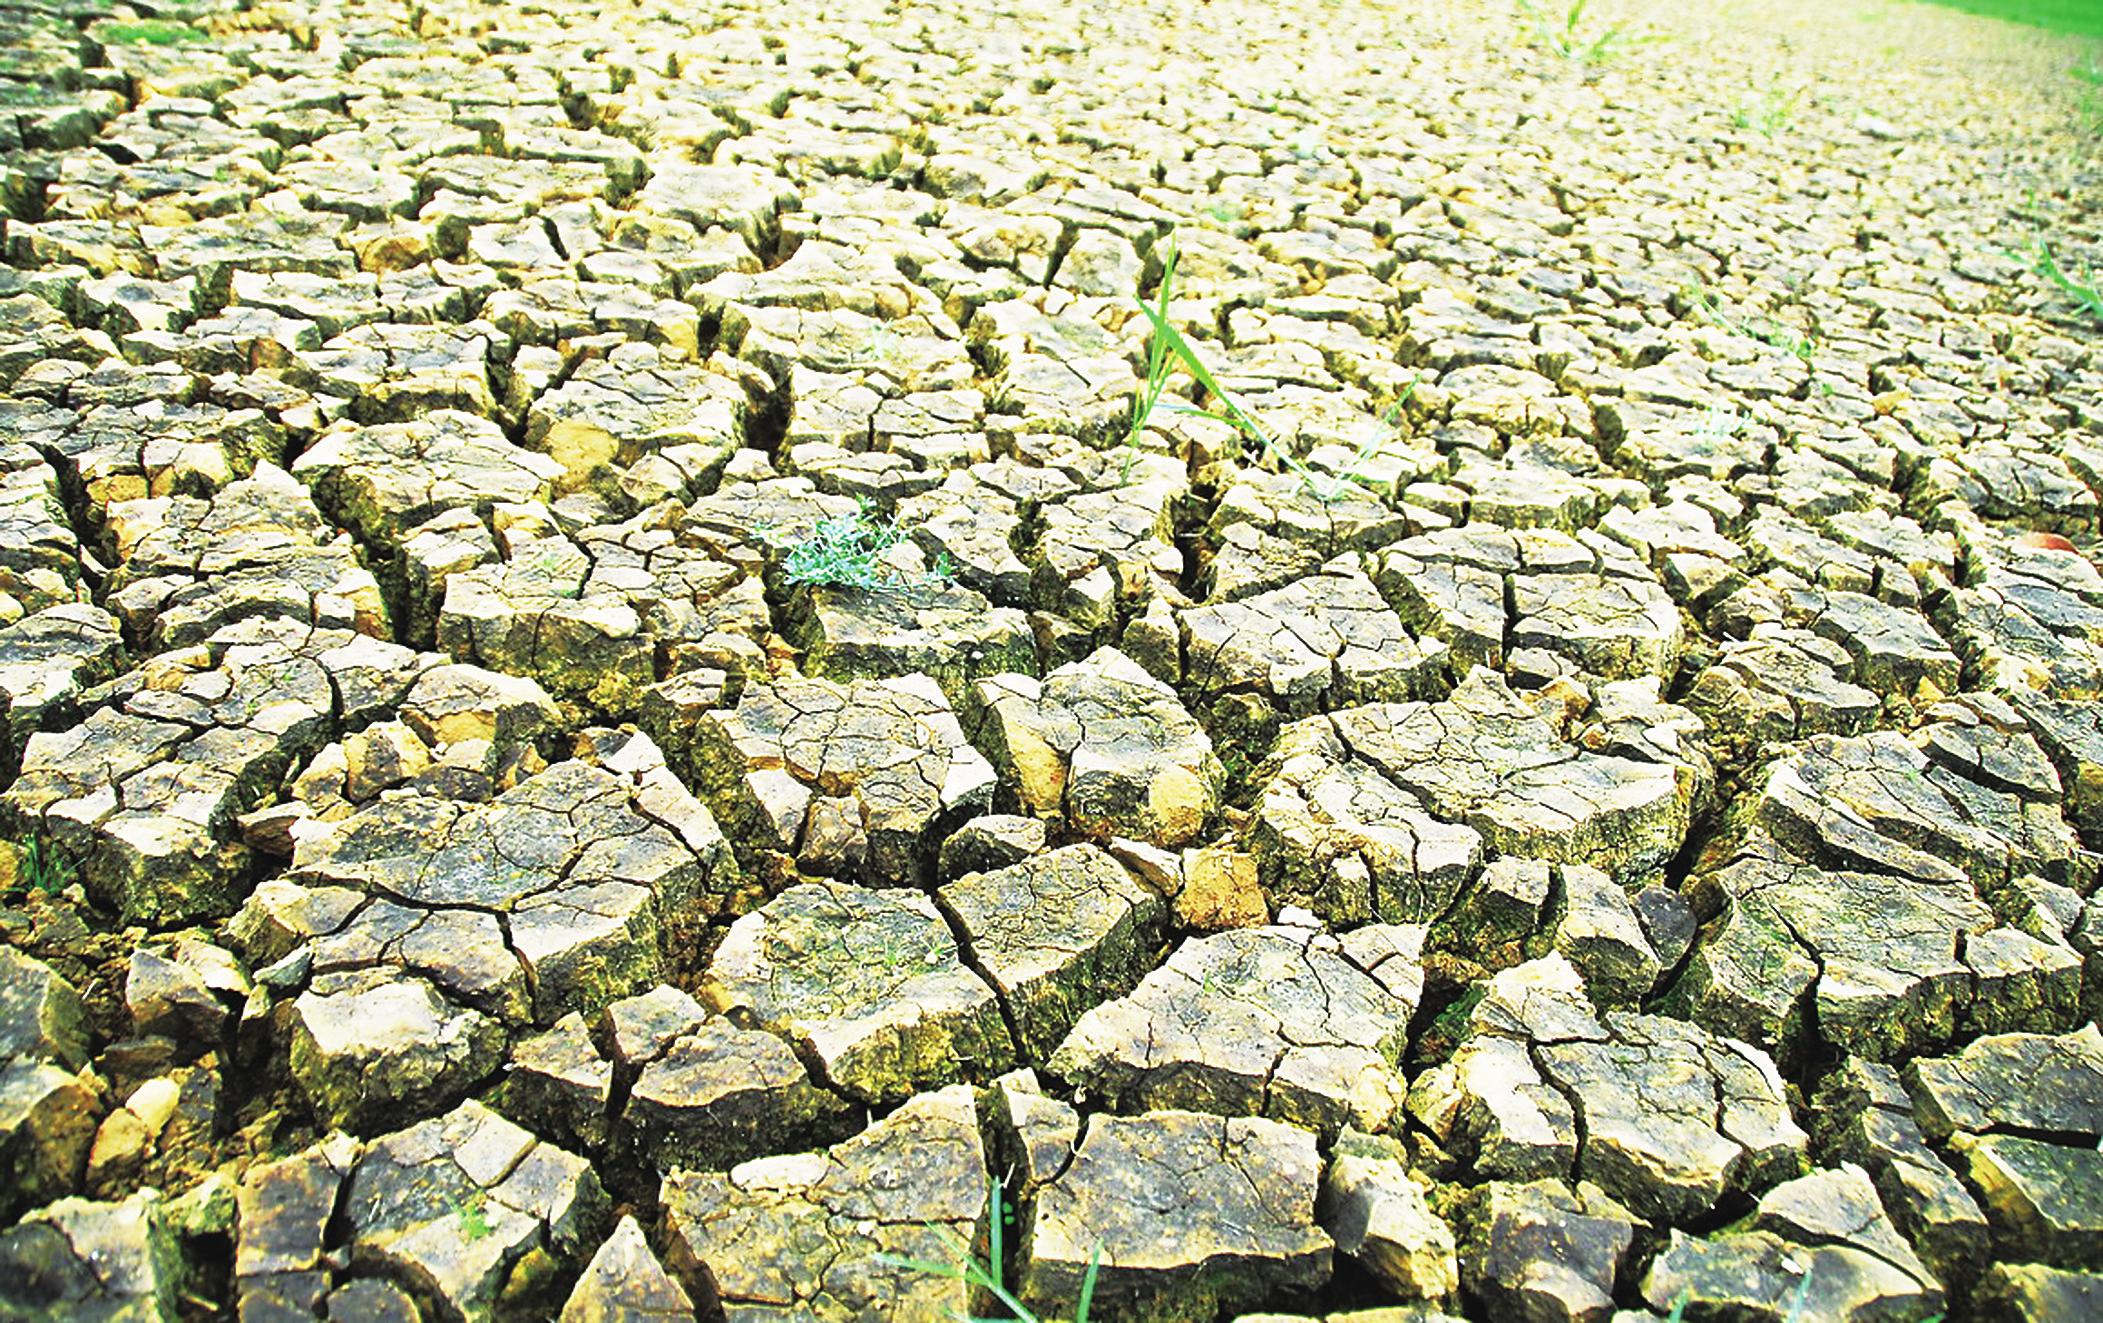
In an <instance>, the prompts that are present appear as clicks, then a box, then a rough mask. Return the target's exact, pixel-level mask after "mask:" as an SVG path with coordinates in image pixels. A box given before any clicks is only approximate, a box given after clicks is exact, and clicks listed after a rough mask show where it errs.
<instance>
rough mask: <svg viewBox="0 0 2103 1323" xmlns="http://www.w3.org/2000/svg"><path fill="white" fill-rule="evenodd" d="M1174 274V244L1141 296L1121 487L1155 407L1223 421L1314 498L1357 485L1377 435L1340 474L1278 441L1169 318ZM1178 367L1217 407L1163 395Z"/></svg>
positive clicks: (1399, 403)
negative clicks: (1135, 385)
mask: <svg viewBox="0 0 2103 1323" xmlns="http://www.w3.org/2000/svg"><path fill="white" fill-rule="evenodd" d="M1175 279H1176V250H1175V246H1174V245H1173V244H1170V245H1169V248H1168V256H1167V257H1166V258H1165V259H1164V260H1163V261H1162V264H1161V289H1160V291H1159V294H1158V295H1157V297H1156V301H1155V302H1153V303H1148V302H1147V301H1146V300H1145V299H1141V300H1139V311H1140V312H1142V313H1144V314H1146V319H1147V322H1148V323H1149V326H1150V334H1149V335H1148V337H1147V347H1146V381H1145V384H1143V385H1142V386H1141V387H1140V390H1139V395H1138V397H1137V398H1136V399H1135V400H1134V401H1133V405H1132V422H1131V427H1130V429H1129V430H1128V431H1127V432H1126V433H1125V440H1124V464H1123V466H1122V467H1121V468H1120V469H1119V470H1118V475H1117V481H1118V485H1120V486H1122V485H1124V484H1125V483H1127V482H1130V481H1131V480H1132V466H1133V465H1135V464H1137V463H1138V462H1139V455H1140V440H1141V438H1142V437H1143V436H1144V435H1145V433H1146V427H1147V424H1148V422H1150V421H1151V420H1152V419H1153V416H1154V411H1155V410H1157V409H1159V410H1165V411H1167V412H1169V413H1183V414H1191V415H1194V416H1196V417H1199V418H1210V419H1212V420H1213V421H1214V422H1217V423H1225V424H1226V425H1227V426H1229V427H1231V428H1233V429H1234V430H1235V431H1237V432H1239V433H1241V435H1242V436H1243V437H1244V438H1246V439H1247V440H1248V441H1250V442H1252V443H1254V444H1255V446H1256V447H1257V448H1258V450H1259V451H1261V453H1262V455H1263V457H1264V458H1265V459H1267V460H1273V461H1275V462H1276V463H1278V464H1279V465H1280V466H1282V467H1283V468H1285V469H1286V470H1287V471H1288V472H1290V473H1292V474H1293V475H1295V476H1296V477H1298V478H1299V479H1300V482H1301V483H1302V485H1304V486H1305V488H1306V489H1307V492H1308V494H1309V495H1311V496H1313V497H1314V498H1315V499H1316V500H1319V501H1324V502H1328V501H1338V500H1342V499H1343V497H1344V496H1345V495H1346V494H1347V493H1349V492H1351V491H1353V490H1356V489H1357V488H1358V486H1359V484H1360V481H1361V478H1362V474H1361V472H1360V470H1362V469H1363V468H1364V466H1365V463H1366V461H1367V460H1369V459H1371V458H1372V457H1373V456H1374V455H1375V454H1377V453H1378V452H1379V449H1380V442H1379V440H1378V439H1377V438H1375V439H1371V440H1368V441H1366V442H1365V443H1364V444H1362V445H1360V446H1359V448H1358V453H1357V454H1355V455H1353V456H1352V458H1351V462H1350V463H1349V464H1346V465H1345V466H1344V468H1343V471H1342V472H1341V473H1338V474H1334V475H1331V474H1325V473H1320V472H1317V471H1316V470H1315V469H1313V468H1312V467H1310V466H1309V465H1308V464H1307V462H1306V461H1305V460H1303V459H1301V458H1299V457H1298V456H1297V455H1294V454H1292V453H1291V452H1289V451H1287V450H1286V449H1285V448H1284V447H1283V446H1281V445H1279V444H1278V442H1277V441H1276V440H1275V439H1274V438H1272V436H1271V434H1270V433H1269V432H1267V431H1265V430H1264V428H1263V424H1261V423H1260V422H1258V421H1257V420H1256V416H1255V415H1254V414H1252V413H1250V412H1249V411H1248V410H1247V409H1246V408H1243V407H1242V404H1241V402H1240V401H1239V400H1237V399H1235V398H1234V396H1233V394H1232V393H1231V392H1229V391H1228V390H1227V388H1226V387H1224V386H1222V385H1220V383H1219V380H1218V378H1216V377H1214V376H1213V375H1212V369H1210V368H1208V367H1206V366H1205V360H1204V359H1202V358H1200V357H1198V352H1197V350H1196V349H1195V348H1193V347H1192V346H1191V343H1190V341H1189V340H1188V339H1186V338H1184V335H1183V333H1182V332H1181V331H1178V330H1177V329H1176V328H1175V325H1174V324H1173V323H1172V322H1170V321H1169V319H1168V304H1169V298H1170V293H1171V289H1172V287H1173V285H1174V284H1175ZM1179 368H1180V369H1181V370H1182V371H1184V372H1187V373H1188V374H1190V377H1191V379H1192V380H1194V381H1196V382H1197V384H1198V385H1199V387H1201V388H1202V389H1203V390H1204V392H1205V394H1206V395H1207V396H1208V397H1209V398H1211V399H1212V400H1213V401H1215V402H1216V403H1217V404H1218V406H1219V407H1218V408H1217V409H1201V408H1199V407H1197V406H1196V405H1194V404H1185V403H1184V402H1182V401H1181V400H1164V399H1163V398H1162V394H1163V392H1164V391H1165V390H1166V389H1167V387H1168V382H1169V379H1170V378H1171V377H1172V376H1174V375H1175V373H1176V371H1177V369H1179ZM1416 389H1417V383H1416V381H1415V380H1414V379H1412V380H1411V381H1410V383H1409V384H1408V385H1407V386H1405V387H1403V389H1402V395H1401V398H1400V399H1398V400H1396V401H1395V404H1394V406H1393V408H1392V409H1391V410H1390V411H1389V412H1390V414H1391V415H1394V416H1399V413H1400V411H1401V409H1402V408H1403V407H1404V406H1405V405H1407V404H1408V402H1409V398H1410V396H1412V395H1414V394H1415V393H1416Z"/></svg>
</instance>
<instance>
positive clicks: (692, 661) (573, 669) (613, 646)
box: [436, 506, 772, 717]
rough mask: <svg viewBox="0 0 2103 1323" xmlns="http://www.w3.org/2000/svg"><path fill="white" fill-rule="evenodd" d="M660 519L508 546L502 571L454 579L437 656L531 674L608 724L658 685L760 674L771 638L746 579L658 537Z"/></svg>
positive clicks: (759, 592) (710, 556) (659, 515)
mask: <svg viewBox="0 0 2103 1323" xmlns="http://www.w3.org/2000/svg"><path fill="white" fill-rule="evenodd" d="M677 508H678V507H677V506H669V507H666V508H665V510H663V511H653V512H645V513H644V514H642V515H639V516H637V517H636V518H634V519H632V520H629V521H627V522H626V523H622V524H604V525H595V526H593V527H590V528H585V529H581V530H579V531H578V533H577V534H576V537H575V540H574V541H573V540H571V539H570V538H566V537H563V536H560V535H558V534H556V533H554V532H553V530H548V532H547V534H546V535H545V536H540V537H532V538H519V539H516V540H514V541H512V542H511V544H510V546H509V548H508V555H507V556H506V558H505V560H504V561H503V562H502V563H500V564H495V565H483V566H479V567H476V568H472V569H465V570H461V571H457V572H454V573H452V574H450V575H449V576H448V577H446V579H445V581H444V582H445V598H444V604H443V606H442V607H441V608H440V611H439V614H438V620H437V630H436V634H437V640H438V645H439V646H440V647H442V648H444V649H445V650H447V651H448V652H450V653H452V654H453V655H454V656H456V657H458V658H460V659H461V660H462V661H472V662H476V663H478V664H481V665H484V666H490V667H494V668H496V669H498V670H503V671H508V672H510V673H512V674H514V675H530V676H532V677H533V678H534V679H536V680H539V681H540V682H541V683H542V684H545V685H546V686H547V687H548V688H549V690H550V691H551V692H553V693H555V694H556V695H557V696H559V697H561V698H564V699H567V700H570V701H572V702H575V703H578V704H581V705H582V706H583V707H584V708H585V709H586V710H587V711H591V712H596V713H600V714H604V715H606V716H609V717H622V716H633V715H634V714H635V712H636V711H637V710H638V708H639V707H640V706H641V702H642V695H643V691H644V690H645V689H647V688H648V687H649V686H650V685H651V684H653V683H654V682H656V681H657V680H658V679H659V678H661V677H662V676H663V675H665V674H675V673H678V672H681V671H687V670H693V669H696V668H699V667H702V666H714V667H717V668H719V669H720V668H728V669H731V670H735V671H738V672H743V671H745V670H747V669H756V668H757V664H758V658H759V657H760V655H761V654H760V650H761V645H762V644H763V642H764V641H765V640H766V639H767V638H768V636H769V634H770V633H771V630H772V620H771V617H770V616H769V614H768V611H767V602H766V591H765V588H764V587H763V585H762V583H761V581H760V578H759V576H758V575H756V574H752V573H750V572H749V571H748V569H747V568H745V567H741V566H739V565H736V564H732V563H731V562H729V561H727V560H725V559H723V558H722V556H721V555H720V554H718V553H716V552H714V551H711V550H710V549H708V548H706V547H703V546H699V545H696V544H695V543H696V539H695V538H693V537H692V536H688V535H682V534H681V533H679V532H678V531H676V530H674V529H672V528H667V527H665V526H664V525H665V523H666V519H665V518H664V517H663V516H664V515H666V514H670V513H673V512H676V510H677Z"/></svg>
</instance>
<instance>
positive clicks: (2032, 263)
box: [2029, 238, 2103, 322]
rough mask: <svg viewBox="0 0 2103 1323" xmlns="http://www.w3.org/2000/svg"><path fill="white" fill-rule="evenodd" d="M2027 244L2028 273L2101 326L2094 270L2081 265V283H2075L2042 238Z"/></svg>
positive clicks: (2100, 294) (2102, 299) (2102, 295)
mask: <svg viewBox="0 0 2103 1323" xmlns="http://www.w3.org/2000/svg"><path fill="white" fill-rule="evenodd" d="M2030 242H2031V249H2030V258H2029V267H2030V269H2031V270H2032V271H2034V272H2036V273H2037V274H2038V275H2040V276H2043V277H2044V278H2045V280H2047V281H2048V282H2050V283H2051V284H2052V286H2053V287H2054V288H2056V289H2058V291H2059V292H2060V293H2061V294H2064V295H2066V296H2067V297H2068V298H2070V299H2072V300H2073V301H2074V302H2075V303H2077V304H2079V305H2080V306H2081V307H2082V308H2083V309H2084V310H2085V311H2086V312H2087V313H2088V315H2089V316H2091V317H2093V318H2095V319H2096V320H2097V321H2099V322H2103V289H2099V288H2098V287H2097V285H2096V269H2095V267H2093V266H2091V265H2089V264H2087V263H2085V262H2084V263H2083V264H2082V267H2081V275H2082V279H2080V280H2076V279H2074V278H2073V277H2072V276H2070V275H2068V274H2067V273H2066V270H2065V268H2063V267H2061V266H2060V265H2059V259H2058V258H2057V257H2055V256H2053V254H2052V245H2051V244H2049V243H2046V242H2045V241H2044V240H2043V239H2042V238H2039V239H2033V240H2031V241H2030Z"/></svg>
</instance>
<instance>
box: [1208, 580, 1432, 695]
mask: <svg viewBox="0 0 2103 1323" xmlns="http://www.w3.org/2000/svg"><path fill="white" fill-rule="evenodd" d="M1182 649H1183V662H1182V668H1183V680H1184V683H1185V684H1186V685H1187V686H1189V687H1190V688H1191V689H1192V690H1193V691H1194V692H1196V693H1198V694H1200V695H1205V696H1211V695H1217V694H1223V693H1231V692H1235V691H1248V692H1251V693H1254V694H1259V695H1262V696H1263V697H1264V698H1267V699H1269V700H1271V701H1272V702H1274V703H1275V704H1277V706H1278V707H1279V708H1281V709H1283V710H1284V711H1285V712H1286V713H1287V714H1288V715H1290V716H1304V715H1306V714H1307V713H1310V712H1319V711H1326V710H1328V709H1331V708H1336V707H1343V706H1346V705H1348V704H1352V703H1368V702H1377V701H1380V700H1383V699H1401V698H1415V697H1421V696H1423V695H1425V694H1427V693H1430V692H1434V691H1436V690H1438V689H1440V688H1442V687H1443V681H1444V675H1445V657H1444V652H1445V649H1444V648H1443V647H1441V646H1440V645H1439V644H1438V643H1437V642H1436V641H1432V642H1430V643H1420V642H1419V641H1418V640H1417V639H1416V638H1415V637H1414V636H1413V635H1411V633H1410V632H1409V631H1408V630H1407V629H1405V628H1404V627H1403V624H1402V621H1401V619H1400V618H1399V617H1397V616H1396V615H1395V613H1394V611H1393V610H1392V609H1391V608H1390V607H1389V606H1388V604H1387V603H1386V602H1385V601H1384V600H1382V598H1381V596H1380V593H1379V592H1378V590H1376V589H1375V588H1374V587H1373V581H1372V580H1370V579H1368V578H1367V577H1366V576H1365V573H1364V571H1363V570H1361V569H1359V567H1358V563H1357V558H1356V557H1355V556H1345V557H1339V558H1338V559H1336V560H1333V561H1331V562H1329V563H1328V564H1327V565H1325V566H1323V567H1322V570H1321V572H1320V573H1318V574H1312V575H1309V576H1307V577H1305V578H1302V579H1296V580H1294V581H1293V582H1292V583H1289V584H1287V585H1286V586H1285V587H1283V588H1277V589H1273V590H1272V591H1270V592H1266V593H1257V594H1254V595H1253V596H1249V597H1244V598H1240V599H1238V600H1235V601H1231V602H1221V603H1217V604H1215V605H1209V606H1200V607H1194V608H1192V609H1190V610H1187V611H1184V612H1183V613H1182Z"/></svg>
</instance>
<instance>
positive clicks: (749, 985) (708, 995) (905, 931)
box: [700, 882, 1015, 1102]
mask: <svg viewBox="0 0 2103 1323" xmlns="http://www.w3.org/2000/svg"><path fill="white" fill-rule="evenodd" d="M700 995H701V999H702V1001H704V1002H706V1003H707V1004H708V1005H709V1006H711V1007H713V1008H714V1009H716V1010H718V1011H720V1012H722V1013H724V1014H726V1015H729V1016H731V1017H732V1018H733V1019H734V1020H737V1021H739V1022H740V1023H749V1024H755V1025H758V1026H759V1027H761V1028H763V1029H768V1030H771V1031H772V1032H774V1033H777V1034H780V1035H781V1036H782V1037H784V1038H786V1039H787V1040H788V1041H789V1042H791V1043H792V1044H794V1045H795V1046H796V1047H797V1048H798V1050H799V1051H800V1052H801V1053H802V1054H803V1055H804V1058H805V1059H806V1060H807V1061H810V1062H811V1063H812V1066H813V1069H814V1070H816V1071H818V1072H819V1074H820V1083H823V1084H825V1085H828V1086H830V1087H832V1088H835V1089H838V1090H840V1091H841V1092H843V1093H846V1094H848V1095H850V1096H852V1097H854V1098H858V1099H861V1100H864V1101H869V1102H883V1101H896V1100H898V1099H901V1098H905V1097H908V1096H910V1095H911V1094H912V1093H914V1092H915V1091H916V1090H918V1089H922V1088H931V1087H938V1086H940V1085H944V1084H948V1083H950V1082H952V1081H954V1080H956V1079H957V1078H959V1077H960V1076H965V1077H971V1078H977V1077H984V1078H989V1079H990V1078H991V1077H992V1076H994V1075H996V1074H998V1073H1000V1072H1001V1071H1002V1070H1005V1069H1007V1068H1008V1067H1009V1066H1011V1065H1013V1064H1014V1055H1015V1048H1014V1044H1013V1043H1012V1042H1011V1041H1010V1039H1009V1036H1008V1028H1007V1024H1006V1022H1005V1021H1004V1020H1003V1019H1002V1017H1001V1012H1000V1003H999V1001H998V999H997V998H996V997H995V995H994V991H993V989H992V988H991V987H989V986H987V984H986V983H985V981H984V980H983V979H981V978H980V977H979V976H978V975H977V974H975V973H973V972H972V971H971V970H970V969H968V968H966V967H965V965H964V963H963V960H962V956H961V953H960V952H959V951H958V949H957V943H956V938H955V937H954V936H953V935H952V934H951V932H950V930H949V925H948V924H947V923H945V922H944V921H943V919H942V915H941V913H940V912H939V911H938V910H937V909H936V908H935V905H934V902H933V901H931V900H929V899H928V898H927V897H926V896H924V895H921V894H920V893H918V892H910V891H902V890H887V891H871V890H868V889H866V888H862V887H857V886H853V885H850V884H848V883H844V882H807V883H803V884H801V885H798V886H793V887H790V888H789V889H788V890H786V891H784V892H782V893H781V894H780V895H778V896H776V897H775V898H774V899H773V900H771V901H768V902H767V903H766V904H765V905H763V906H761V907H760V908H759V909H757V910H755V911H754V912H752V913H751V914H747V915H746V916H745V917H743V918H742V919H739V920H738V921H737V922H736V923H734V924H732V925H731V926H730V932H729V934H728V935H727V936H725V937H724V939H723V944H722V945H721V946H719V947H718V948H717V949H716V953H715V957H714V959H712V960H711V961H710V962H709V966H708V973H707V975H706V977H705V978H703V980H702V983H701V989H700Z"/></svg>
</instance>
